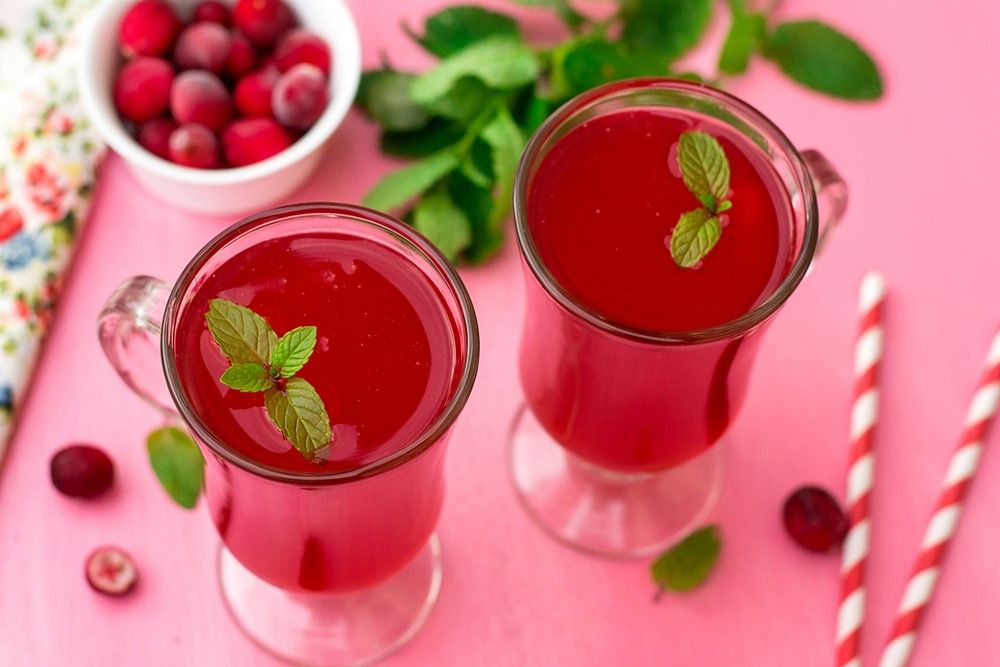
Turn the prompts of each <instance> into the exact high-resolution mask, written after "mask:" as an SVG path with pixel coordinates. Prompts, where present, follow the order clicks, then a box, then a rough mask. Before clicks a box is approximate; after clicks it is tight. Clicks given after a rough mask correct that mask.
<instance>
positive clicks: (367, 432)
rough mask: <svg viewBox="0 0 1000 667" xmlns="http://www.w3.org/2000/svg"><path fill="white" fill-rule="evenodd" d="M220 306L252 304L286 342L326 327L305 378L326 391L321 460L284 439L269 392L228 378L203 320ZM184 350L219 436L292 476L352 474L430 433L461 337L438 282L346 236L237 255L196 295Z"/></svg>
mask: <svg viewBox="0 0 1000 667" xmlns="http://www.w3.org/2000/svg"><path fill="white" fill-rule="evenodd" d="M215 298H222V299H228V300H230V301H234V302H236V303H239V304H241V305H244V306H247V307H248V308H250V309H252V310H253V311H255V312H256V313H258V314H260V315H261V316H262V317H263V318H264V319H265V320H266V321H267V322H268V323H269V324H270V325H271V327H272V328H273V329H274V330H275V332H276V333H277V334H278V335H279V336H280V335H282V334H284V333H286V332H287V331H290V330H291V329H294V328H295V327H298V326H307V325H313V326H315V327H316V328H317V344H316V348H315V351H314V352H313V355H312V358H311V359H310V360H309V362H308V363H307V364H306V366H305V368H304V369H303V370H302V371H301V372H300V373H299V376H301V377H303V378H305V379H306V380H308V381H309V382H310V383H311V384H312V385H313V386H314V387H315V388H316V391H317V392H318V393H319V395H320V397H321V398H322V399H323V401H324V403H325V405H326V409H327V412H328V413H329V415H330V423H331V426H332V427H333V442H332V445H331V446H330V447H328V448H327V449H326V450H324V451H323V452H322V453H321V460H320V461H318V462H314V461H311V460H308V459H306V458H305V457H303V456H302V454H300V453H299V452H298V451H297V450H295V449H294V448H293V447H292V446H291V444H290V443H289V442H288V441H287V440H285V438H284V437H283V436H282V435H281V433H280V432H279V431H278V430H277V428H275V426H274V425H273V424H272V423H271V421H270V420H269V418H268V416H267V413H266V411H265V409H264V400H263V395H262V394H260V393H245V392H240V391H236V390H234V389H230V388H228V387H226V386H225V385H223V384H222V383H221V382H220V381H219V378H220V377H221V376H222V373H223V372H224V371H225V369H226V368H227V367H228V365H229V362H228V360H227V359H226V358H225V356H224V355H223V354H222V352H221V351H220V350H219V348H218V346H217V345H216V344H215V342H214V341H213V339H212V336H211V334H210V333H209V331H208V327H207V325H206V323H205V312H206V311H207V310H208V304H209V301H210V300H212V299H215ZM175 350H176V353H175V354H176V363H177V368H178V371H179V375H180V383H181V386H182V387H183V390H184V392H185V394H186V395H187V398H188V400H189V401H190V403H191V405H192V407H193V408H194V410H195V412H197V414H198V415H199V416H200V417H201V419H202V420H203V421H204V423H205V425H206V426H207V427H208V428H209V430H211V431H212V433H213V434H214V435H215V436H216V437H217V438H218V439H219V440H221V441H222V442H224V443H225V444H226V445H228V446H229V447H231V448H233V449H235V450H237V451H239V452H241V453H242V454H245V455H246V456H248V457H250V458H251V459H253V460H255V461H257V462H259V463H262V464H264V465H266V466H270V467H272V468H277V469H281V470H284V471H290V472H307V473H308V472H314V473H326V472H334V471H343V470H350V469H353V468H357V467H359V466H363V465H365V464H368V463H372V462H374V461H377V460H379V459H382V458H384V457H386V456H388V455H390V454H392V453H394V452H396V451H398V450H399V449H401V448H403V447H405V446H406V445H408V444H409V443H410V442H412V441H413V440H415V439H416V438H417V437H418V436H419V435H420V434H421V433H423V432H424V431H425V430H426V429H427V428H428V427H429V426H430V424H431V423H432V422H433V421H434V420H435V419H436V418H437V417H438V415H439V414H440V413H441V410H442V409H443V407H444V406H445V404H446V403H447V402H448V400H449V398H450V396H451V394H452V392H453V390H454V387H455V373H456V370H455V369H456V351H455V350H456V340H455V330H454V327H453V324H452V323H451V321H450V319H449V316H448V314H447V312H446V310H445V307H444V305H443V303H442V302H441V296H440V294H439V293H438V292H437V290H436V288H435V287H434V285H433V284H432V283H431V282H430V280H429V279H428V278H427V276H426V275H425V274H424V273H423V272H421V271H420V270H419V269H418V268H417V267H415V266H414V265H413V264H412V263H411V262H410V261H409V260H407V259H405V258H403V257H402V256H400V255H399V254H398V253H397V252H395V251H394V250H391V249H389V248H388V247H386V246H384V245H382V244H379V243H376V242H374V241H372V240H368V239H364V238H360V237H354V236H351V235H347V234H343V233H332V232H331V233H320V232H315V233H304V234H298V235H293V236H285V237H278V238H273V239H270V240H266V241H263V242H261V243H258V244H256V245H254V246H253V247H250V248H248V249H247V250H244V251H242V252H241V253H239V254H237V255H235V256H233V257H232V258H229V259H228V260H227V261H225V262H224V263H223V264H221V266H219V267H218V268H217V269H215V270H214V271H213V272H212V273H211V274H210V275H208V276H206V277H205V278H204V279H203V280H202V281H201V282H200V284H199V285H197V287H196V288H195V293H194V295H193V296H192V297H191V299H190V301H189V303H188V304H187V305H186V307H185V309H184V311H183V313H182V315H181V319H180V321H179V323H178V328H177V338H176V345H175Z"/></svg>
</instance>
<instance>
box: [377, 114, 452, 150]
mask: <svg viewBox="0 0 1000 667" xmlns="http://www.w3.org/2000/svg"><path fill="white" fill-rule="evenodd" d="M463 136H465V128H464V127H463V126H462V125H461V124H460V123H456V122H455V121H452V120H448V119H446V118H432V119H431V121H430V122H429V123H428V124H427V125H425V126H423V127H421V128H419V129H417V130H413V131H411V132H383V133H382V137H381V139H380V140H379V148H381V150H382V152H383V153H386V154H388V155H396V156H399V157H409V158H417V157H427V156H428V155H431V154H433V153H437V152H438V151H440V150H441V149H443V148H446V147H448V146H451V145H452V144H454V143H455V142H457V141H459V140H460V139H461V138H462V137H463Z"/></svg>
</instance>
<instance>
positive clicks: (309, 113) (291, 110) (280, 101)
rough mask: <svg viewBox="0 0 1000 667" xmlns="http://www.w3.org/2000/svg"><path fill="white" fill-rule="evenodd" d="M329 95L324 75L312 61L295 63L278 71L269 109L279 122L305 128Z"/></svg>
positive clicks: (327, 100)
mask: <svg viewBox="0 0 1000 667" xmlns="http://www.w3.org/2000/svg"><path fill="white" fill-rule="evenodd" d="M327 102H329V97H328V95H327V79H326V75H325V74H323V71H322V70H321V69H320V68H318V67H316V66H315V65H310V64H308V63H303V64H301V65H296V66H295V67H293V68H292V69H290V70H288V71H287V72H285V73H284V74H282V75H281V78H280V79H278V83H276V84H274V92H273V93H271V109H272V110H273V111H274V117H275V118H277V119H278V122H279V123H281V124H282V125H285V126H287V127H291V128H294V129H296V130H307V129H309V128H310V127H312V124H313V123H315V122H316V120H317V119H319V117H320V116H322V115H323V111H325V110H326V105H327Z"/></svg>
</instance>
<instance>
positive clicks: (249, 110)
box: [233, 67, 278, 117]
mask: <svg viewBox="0 0 1000 667" xmlns="http://www.w3.org/2000/svg"><path fill="white" fill-rule="evenodd" d="M277 82H278V70H277V69H275V68H274V67H265V68H264V69H259V70H257V71H256V72H250V73H249V74H247V75H246V76H244V77H243V78H242V79H240V80H239V81H237V82H236V89H235V90H234V91H233V99H234V101H235V102H236V108H237V110H239V112H240V113H241V114H243V115H244V116H268V117H270V116H271V115H273V114H272V113H271V94H272V93H273V92H274V84H276V83H277Z"/></svg>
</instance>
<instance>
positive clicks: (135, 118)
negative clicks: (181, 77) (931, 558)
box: [115, 57, 174, 123]
mask: <svg viewBox="0 0 1000 667" xmlns="http://www.w3.org/2000/svg"><path fill="white" fill-rule="evenodd" d="M173 81H174V68H173V66H172V65H171V64H170V63H168V62H167V61H166V60H163V59H162V58H151V57H142V58H136V59H135V60H133V61H131V62H128V63H126V64H125V66H124V67H123V68H122V70H121V71H120V72H119V73H118V78H117V79H115V107H116V108H117V109H118V113H120V114H121V115H122V117H124V118H125V119H126V120H130V121H132V122H135V123H141V122H143V121H146V120H149V119H151V118H156V117H157V116H159V115H161V114H162V113H163V112H165V111H166V110H167V107H168V106H169V105H170V89H171V86H172V84H173Z"/></svg>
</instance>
